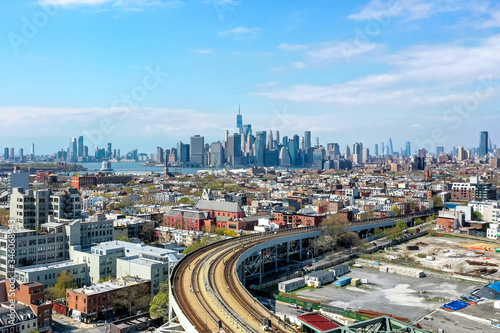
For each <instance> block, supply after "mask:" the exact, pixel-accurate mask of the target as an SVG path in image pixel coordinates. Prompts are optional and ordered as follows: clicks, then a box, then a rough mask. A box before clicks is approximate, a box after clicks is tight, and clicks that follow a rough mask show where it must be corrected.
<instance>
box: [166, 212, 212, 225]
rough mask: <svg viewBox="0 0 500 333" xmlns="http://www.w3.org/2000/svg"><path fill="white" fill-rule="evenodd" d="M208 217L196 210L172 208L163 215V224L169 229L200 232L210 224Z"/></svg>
mask: <svg viewBox="0 0 500 333" xmlns="http://www.w3.org/2000/svg"><path fill="white" fill-rule="evenodd" d="M208 215H209V213H208V212H205V211H202V210H199V209H196V208H174V209H171V210H170V211H169V212H168V213H165V214H164V215H163V223H164V225H165V226H166V227H170V228H175V229H182V230H194V231H201V230H202V228H204V227H206V225H208V226H209V227H210V226H211V224H212V222H211V220H210V219H209V218H208Z"/></svg>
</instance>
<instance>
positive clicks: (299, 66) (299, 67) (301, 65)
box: [292, 61, 307, 69]
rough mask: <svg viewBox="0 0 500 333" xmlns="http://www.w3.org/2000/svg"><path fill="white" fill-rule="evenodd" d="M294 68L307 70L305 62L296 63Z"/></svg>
mask: <svg viewBox="0 0 500 333" xmlns="http://www.w3.org/2000/svg"><path fill="white" fill-rule="evenodd" d="M292 66H293V67H295V68H298V69H304V68H307V65H306V64H305V63H303V62H300V61H299V62H294V63H293V64H292Z"/></svg>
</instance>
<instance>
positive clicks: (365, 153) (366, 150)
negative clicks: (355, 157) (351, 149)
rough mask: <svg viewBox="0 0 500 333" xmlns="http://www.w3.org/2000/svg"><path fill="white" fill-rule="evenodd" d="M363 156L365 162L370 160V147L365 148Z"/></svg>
mask: <svg viewBox="0 0 500 333" xmlns="http://www.w3.org/2000/svg"><path fill="white" fill-rule="evenodd" d="M361 158H362V162H363V163H366V162H368V159H369V158H370V150H369V149H368V148H363V154H362V157H361Z"/></svg>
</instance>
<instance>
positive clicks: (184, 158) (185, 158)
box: [177, 141, 189, 164]
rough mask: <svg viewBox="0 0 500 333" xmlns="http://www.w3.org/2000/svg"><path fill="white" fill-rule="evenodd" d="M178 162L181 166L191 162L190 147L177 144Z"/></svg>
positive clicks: (180, 142) (180, 143)
mask: <svg viewBox="0 0 500 333" xmlns="http://www.w3.org/2000/svg"><path fill="white" fill-rule="evenodd" d="M177 161H178V162H179V163H181V164H183V163H187V162H189V145H188V144H184V143H182V141H179V142H177Z"/></svg>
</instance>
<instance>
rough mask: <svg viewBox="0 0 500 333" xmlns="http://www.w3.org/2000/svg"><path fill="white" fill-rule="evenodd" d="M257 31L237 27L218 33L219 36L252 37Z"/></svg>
mask: <svg viewBox="0 0 500 333" xmlns="http://www.w3.org/2000/svg"><path fill="white" fill-rule="evenodd" d="M258 31H259V29H257V28H245V27H237V28H234V29H230V30H224V31H221V32H219V35H220V36H223V37H225V36H228V35H253V34H256V33H257V32H258Z"/></svg>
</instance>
